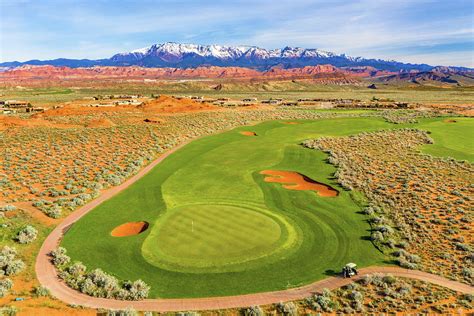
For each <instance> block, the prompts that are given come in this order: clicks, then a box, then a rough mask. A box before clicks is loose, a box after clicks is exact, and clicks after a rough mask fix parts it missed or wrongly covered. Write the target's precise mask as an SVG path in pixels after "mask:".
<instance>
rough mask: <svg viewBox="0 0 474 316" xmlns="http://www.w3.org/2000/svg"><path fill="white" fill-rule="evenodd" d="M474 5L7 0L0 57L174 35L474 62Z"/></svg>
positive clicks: (90, 52) (95, 51)
mask: <svg viewBox="0 0 474 316" xmlns="http://www.w3.org/2000/svg"><path fill="white" fill-rule="evenodd" d="M473 11H474V8H473V1H472V0H467V1H464V0H445V1H435V0H390V1H387V0H357V1H339V0H332V1H330V0H313V1H306V0H291V1H286V0H273V1H267V0H261V1H260V0H253V1H251V0H242V1H232V0H228V1H216V0H212V1H190V0H188V1H186V0H175V1H171V0H170V1H168V0H164V1H158V0H156V1H150V0H133V1H120V0H115V1H106V0H92V1H89V0H79V1H74V0H63V1H57V0H54V1H53V0H36V1H33V0H32V1H30V0H0V27H1V28H0V41H1V42H0V44H1V46H0V61H12V60H19V61H25V60H29V59H52V58H59V57H65V58H89V59H97V58H106V57H110V56H111V55H113V54H115V53H118V52H124V51H130V50H133V49H136V48H141V47H145V46H149V45H151V44H154V43H161V42H166V41H173V42H181V43H196V44H223V45H224V44H227V45H233V44H242V45H244V44H245V45H256V46H260V47H264V48H277V47H284V46H287V45H289V46H301V47H306V48H320V49H324V50H329V51H333V52H336V53H346V54H348V55H352V56H363V57H376V58H383V59H394V60H398V61H404V62H415V63H421V62H424V63H429V64H433V65H458V66H468V67H474V12H473Z"/></svg>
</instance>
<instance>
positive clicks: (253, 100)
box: [242, 98, 258, 102]
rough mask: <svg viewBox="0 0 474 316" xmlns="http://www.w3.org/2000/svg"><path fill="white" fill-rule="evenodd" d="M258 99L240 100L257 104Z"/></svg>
mask: <svg viewBox="0 0 474 316" xmlns="http://www.w3.org/2000/svg"><path fill="white" fill-rule="evenodd" d="M257 101H258V99H257V98H245V99H242V102H257Z"/></svg>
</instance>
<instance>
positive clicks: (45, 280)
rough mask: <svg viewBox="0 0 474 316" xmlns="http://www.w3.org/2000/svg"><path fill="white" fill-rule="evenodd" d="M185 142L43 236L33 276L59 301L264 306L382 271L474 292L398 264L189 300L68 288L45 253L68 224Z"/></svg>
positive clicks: (115, 305) (183, 307) (163, 308)
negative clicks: (124, 297)
mask: <svg viewBox="0 0 474 316" xmlns="http://www.w3.org/2000/svg"><path fill="white" fill-rule="evenodd" d="M187 143H188V142H185V143H183V144H181V145H179V146H177V147H175V148H173V149H172V150H170V151H168V152H166V153H165V154H163V155H161V156H160V157H159V158H157V159H156V160H154V161H153V162H152V163H150V164H149V165H148V166H146V167H145V168H143V169H142V170H140V171H139V172H138V173H137V174H136V175H134V176H133V177H131V178H129V179H128V180H126V181H125V182H123V183H122V184H121V185H118V186H116V187H112V188H110V189H108V190H105V191H104V192H102V194H101V195H100V196H99V197H98V198H97V199H95V200H92V201H91V202H90V203H88V204H86V205H84V206H82V207H81V208H79V209H78V210H76V211H75V212H73V213H71V214H70V215H69V216H68V217H66V218H65V219H64V221H63V222H61V223H60V224H59V225H58V226H57V227H56V228H55V229H54V230H53V231H52V232H51V233H50V234H49V235H48V237H47V238H46V239H45V241H44V242H43V245H42V246H41V249H40V251H39V253H38V256H37V258H36V264H35V271H36V276H37V278H38V280H39V282H40V283H41V285H43V286H45V287H47V288H48V289H49V290H50V292H51V294H52V295H53V296H54V297H56V298H58V299H59V300H61V301H64V302H66V303H68V304H75V305H81V306H86V307H90V308H105V309H126V308H133V309H135V310H142V311H159V312H168V311H169V312H171V311H191V310H212V309H226V308H238V307H247V306H251V305H265V304H272V303H278V302H285V301H291V300H298V299H304V298H306V297H308V296H311V295H313V294H314V293H320V292H321V291H322V290H323V289H324V288H328V289H331V290H332V289H336V288H339V287H341V286H344V285H347V284H349V283H351V282H353V281H355V280H357V279H360V278H362V277H363V276H364V275H366V274H372V273H383V274H392V275H394V276H399V277H406V278H412V279H417V280H422V281H427V282H430V283H434V284H437V285H441V286H444V287H447V288H450V289H452V290H455V291H458V292H462V293H469V294H471V293H474V287H471V286H469V285H467V284H463V283H460V282H456V281H451V280H448V279H446V278H443V277H440V276H437V275H434V274H430V273H426V272H422V271H416V270H407V269H402V268H399V267H388V266H387V267H368V268H362V269H360V270H359V275H358V276H355V277H352V278H351V279H344V278H342V277H337V276H335V277H328V278H326V279H324V280H320V281H317V282H314V283H311V284H309V285H305V286H302V287H298V288H293V289H287V290H282V291H275V292H264V293H255V294H246V295H237V296H225V297H209V298H190V299H147V300H143V301H119V300H113V299H105V298H95V297H91V296H88V295H85V294H82V293H80V292H78V291H76V290H73V289H71V288H70V287H68V286H67V285H66V284H65V283H64V282H63V281H62V280H61V279H59V278H58V276H57V273H56V269H55V267H54V266H53V264H52V263H51V262H50V258H49V256H48V253H50V252H51V251H52V250H54V249H56V248H57V247H58V245H59V243H60V241H61V238H62V236H63V235H64V233H65V232H66V231H67V230H68V229H69V227H70V226H71V225H72V224H74V223H75V222H76V221H78V220H79V219H80V218H81V217H82V216H84V215H85V214H87V213H88V212H90V211H91V210H92V209H94V208H95V207H96V206H98V205H99V204H101V203H102V202H104V201H106V200H108V199H109V198H111V197H112V196H114V195H116V194H117V193H119V192H121V191H122V190H124V189H126V188H128V187H129V186H130V185H131V184H133V183H134V182H136V181H137V180H138V179H140V178H141V177H143V176H144V175H145V174H147V173H148V172H149V171H150V170H151V169H153V168H154V167H155V166H156V165H158V164H159V163H160V162H161V161H163V160H164V159H165V158H166V157H168V156H169V155H170V154H172V153H174V152H175V151H176V150H178V149H180V148H181V147H183V146H184V145H186V144H187Z"/></svg>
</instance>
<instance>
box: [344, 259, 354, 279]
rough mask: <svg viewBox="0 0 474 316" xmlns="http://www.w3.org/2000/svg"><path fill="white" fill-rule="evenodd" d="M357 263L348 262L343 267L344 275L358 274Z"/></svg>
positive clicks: (346, 276) (347, 276)
mask: <svg viewBox="0 0 474 316" xmlns="http://www.w3.org/2000/svg"><path fill="white" fill-rule="evenodd" d="M356 268H357V265H356V264H355V263H352V262H351V263H348V264H346V266H345V267H344V268H342V276H343V277H345V278H350V277H351V276H354V275H357V269H356Z"/></svg>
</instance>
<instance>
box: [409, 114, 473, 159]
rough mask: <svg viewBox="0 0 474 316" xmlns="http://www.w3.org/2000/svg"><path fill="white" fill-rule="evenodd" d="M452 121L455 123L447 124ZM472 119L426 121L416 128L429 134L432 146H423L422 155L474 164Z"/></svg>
mask: <svg viewBox="0 0 474 316" xmlns="http://www.w3.org/2000/svg"><path fill="white" fill-rule="evenodd" d="M449 120H454V121H455V122H451V123H450V122H448V121H449ZM473 124H474V119H472V118H468V117H453V118H448V119H444V120H439V119H437V120H428V121H424V122H421V124H418V128H420V129H424V130H428V131H430V132H431V135H430V137H431V138H433V139H434V140H435V144H434V145H425V146H423V148H422V151H423V152H424V153H427V154H430V155H432V156H437V157H451V158H454V159H457V160H467V161H470V162H474V125H473Z"/></svg>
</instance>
